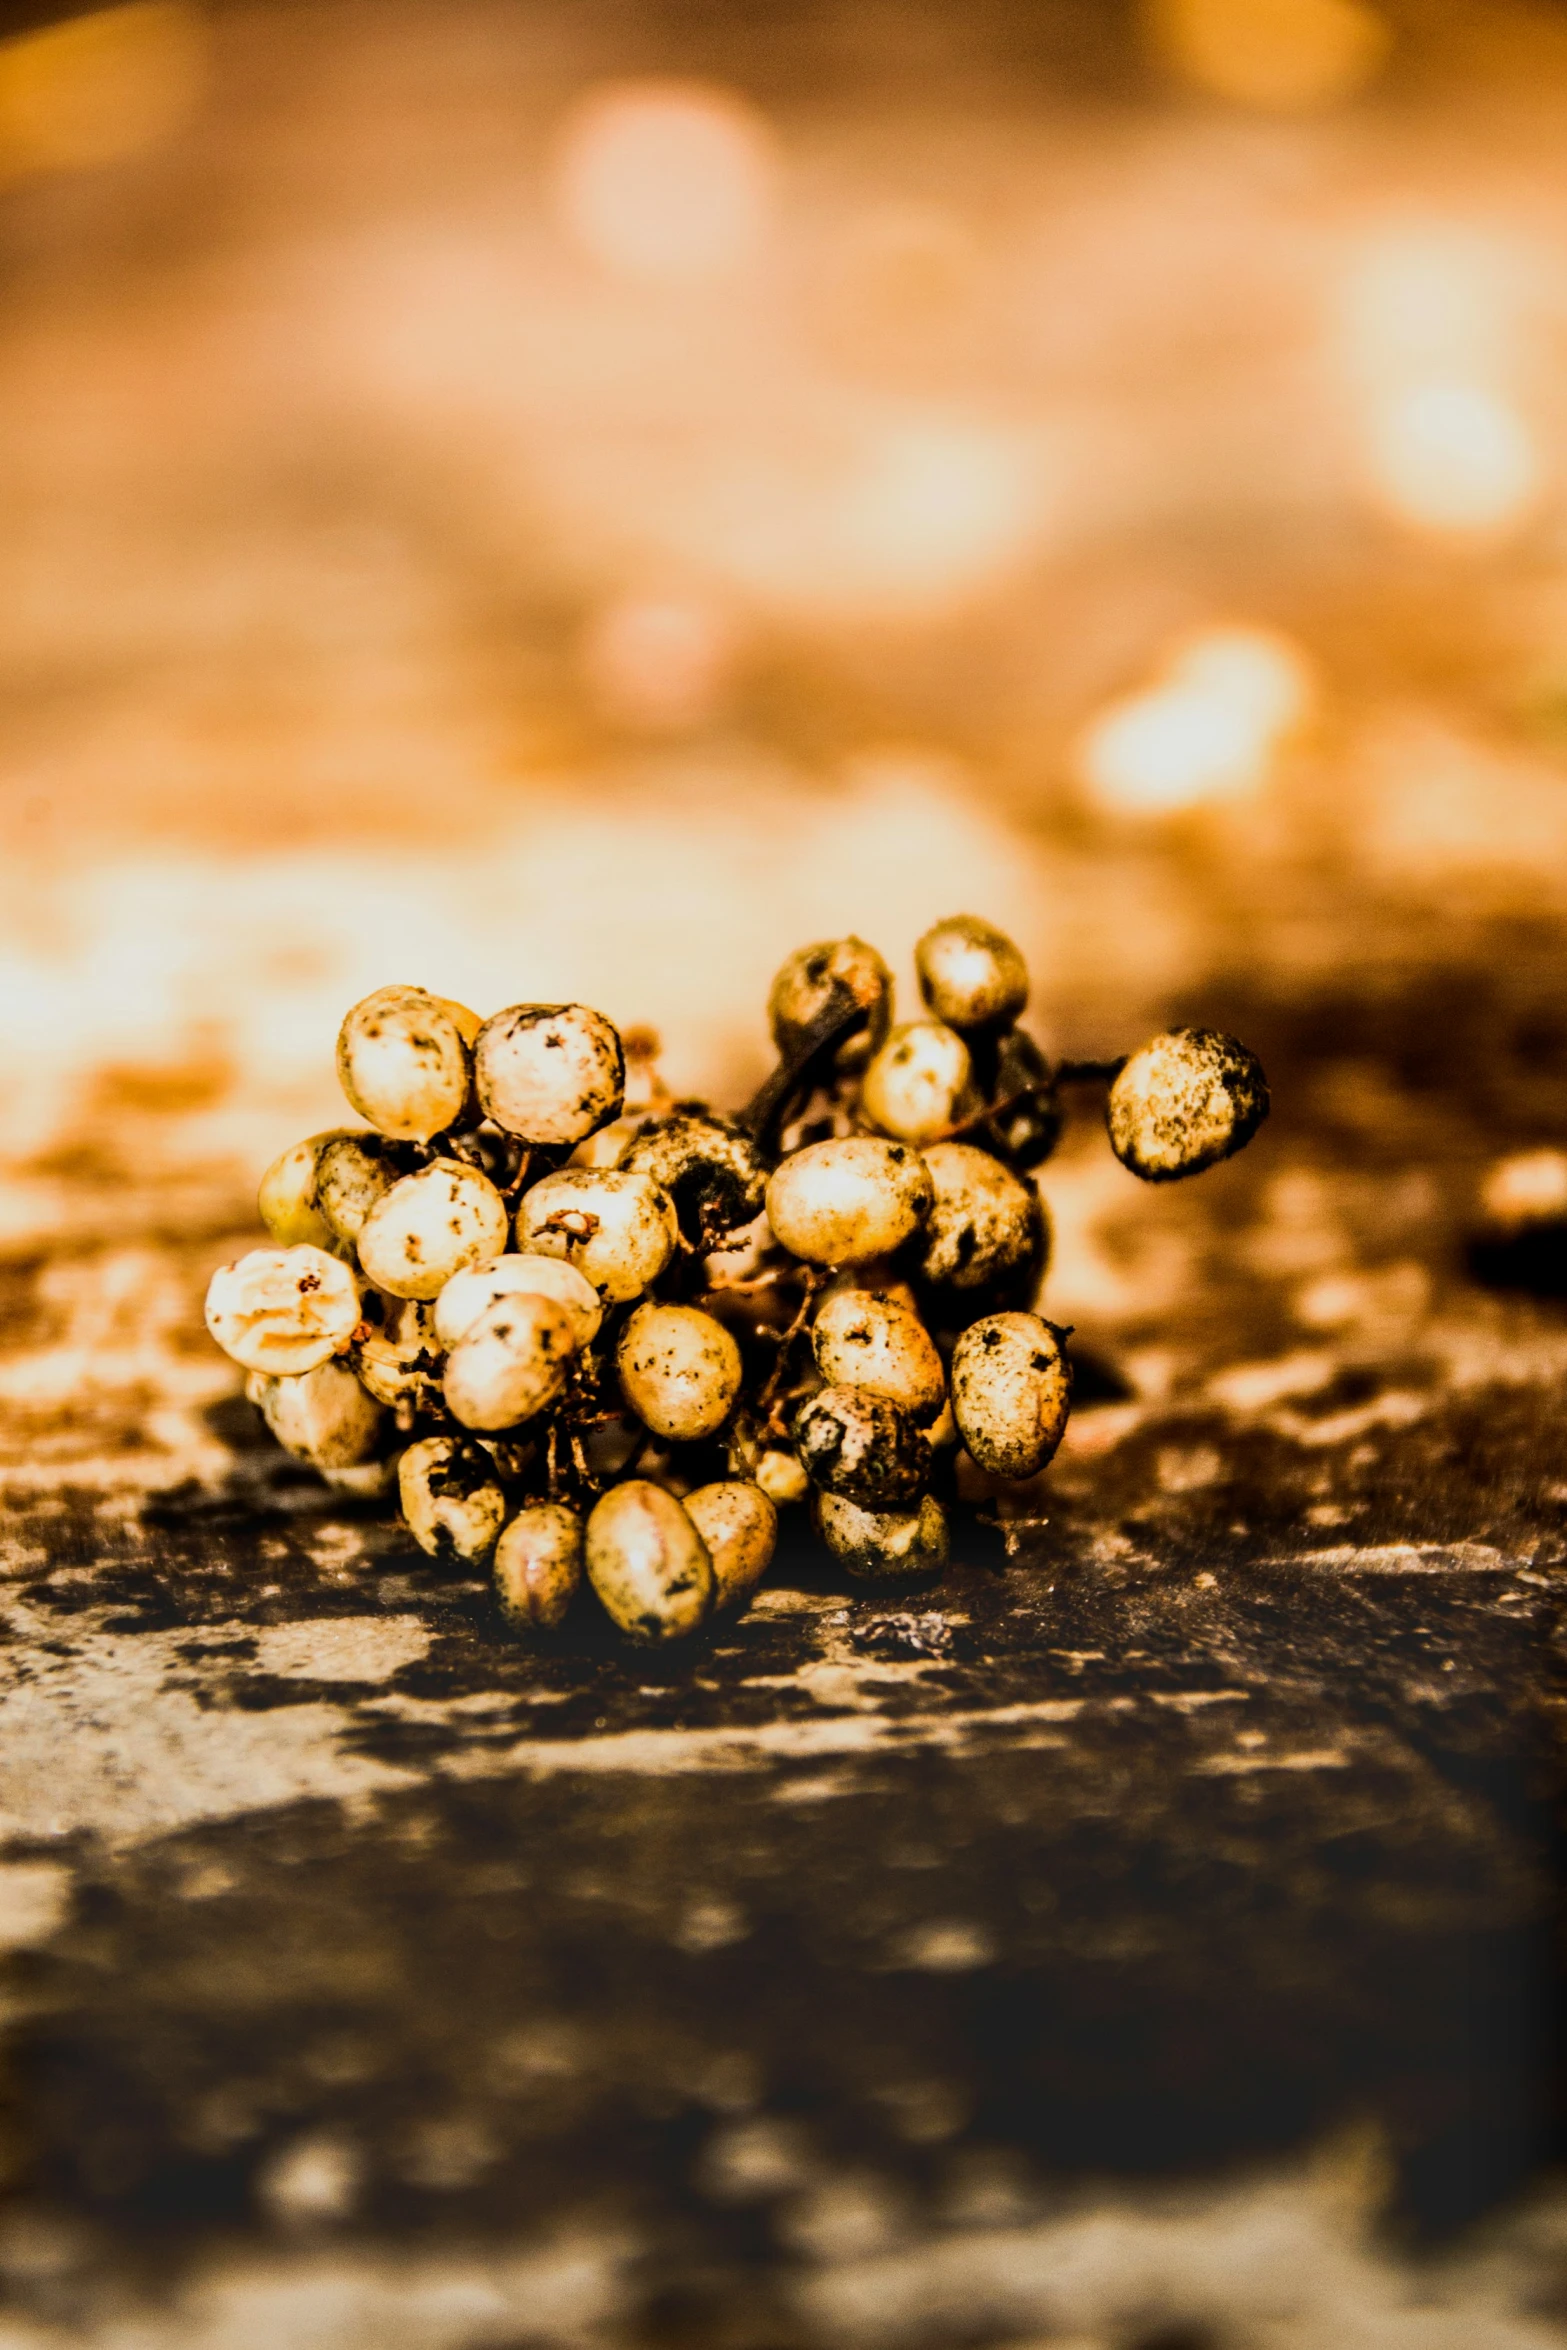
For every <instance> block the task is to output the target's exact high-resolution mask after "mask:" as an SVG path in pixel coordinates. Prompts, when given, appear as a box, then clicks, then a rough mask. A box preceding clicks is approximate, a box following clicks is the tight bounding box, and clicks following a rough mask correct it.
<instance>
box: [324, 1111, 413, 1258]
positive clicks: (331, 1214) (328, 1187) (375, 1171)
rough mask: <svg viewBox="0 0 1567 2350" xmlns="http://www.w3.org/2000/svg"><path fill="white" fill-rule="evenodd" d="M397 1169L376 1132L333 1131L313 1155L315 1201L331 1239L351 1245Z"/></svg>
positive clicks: (385, 1192) (387, 1189)
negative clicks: (318, 1152)
mask: <svg viewBox="0 0 1567 2350" xmlns="http://www.w3.org/2000/svg"><path fill="white" fill-rule="evenodd" d="M398 1174H399V1170H398V1168H397V1167H396V1166H394V1165H393V1163H392V1161H391V1160H390V1159H389V1157H388V1156H387V1152H386V1147H385V1143H384V1140H383V1138H382V1136H380V1135H379V1134H337V1135H334V1136H333V1137H332V1139H331V1140H330V1141H329V1142H325V1143H323V1144H322V1146H321V1151H320V1154H319V1156H318V1157H317V1159H316V1205H317V1206H318V1207H319V1208H320V1210H321V1213H322V1215H323V1216H324V1217H325V1219H326V1222H327V1225H328V1227H329V1229H330V1231H331V1233H332V1237H333V1239H334V1241H338V1242H341V1243H343V1244H344V1245H345V1246H346V1247H349V1248H352V1247H353V1246H354V1245H355V1243H356V1242H357V1241H358V1238H359V1235H360V1233H361V1231H362V1230H363V1229H364V1222H365V1218H366V1217H367V1216H368V1215H369V1213H370V1210H371V1209H372V1208H373V1207H374V1206H375V1204H376V1202H377V1201H378V1200H380V1199H384V1198H385V1196H386V1194H387V1193H388V1192H389V1191H390V1190H391V1188H392V1185H393V1184H394V1183H395V1182H396V1181H397V1179H398Z"/></svg>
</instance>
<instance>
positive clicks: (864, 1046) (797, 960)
mask: <svg viewBox="0 0 1567 2350" xmlns="http://www.w3.org/2000/svg"><path fill="white" fill-rule="evenodd" d="M839 1002H844V1003H853V1004H857V1005H858V1006H859V1007H860V1009H861V1011H862V1012H863V1014H864V1024H863V1026H861V1027H859V1028H856V1029H855V1030H854V1031H853V1032H852V1033H851V1034H850V1035H848V1036H846V1037H845V1038H844V1039H843V1040H842V1042H841V1043H840V1044H839V1045H838V1046H837V1047H836V1049H835V1052H834V1055H833V1058H834V1060H835V1062H836V1063H837V1065H838V1067H839V1068H840V1069H857V1068H860V1067H862V1066H863V1064H864V1063H865V1062H866V1061H867V1060H868V1059H869V1057H870V1055H871V1054H872V1053H873V1052H874V1051H875V1050H876V1048H877V1046H878V1045H879V1044H880V1043H881V1041H882V1038H883V1037H884V1036H885V1035H886V1033H887V1028H888V1024H889V1022H890V1021H891V1019H892V974H891V972H890V971H889V970H888V969H887V966H886V964H885V963H884V962H883V961H882V959H881V957H880V955H878V954H877V952H876V949H875V948H874V947H872V946H867V945H866V943H865V941H864V939H863V938H835V939H823V940H822V941H820V942H819V943H818V944H817V945H815V946H808V947H798V948H796V950H795V952H794V953H793V954H792V955H791V956H790V957H789V959H788V961H787V962H786V963H785V964H783V965H782V967H781V968H780V970H779V971H778V974H777V976H776V977H775V979H774V980H773V984H772V987H771V990H770V991H769V994H768V998H767V1017H768V1021H769V1023H770V1025H771V1027H772V1032H773V1042H774V1043H775V1044H776V1045H777V1047H778V1050H779V1052H780V1053H781V1054H782V1055H783V1056H784V1058H785V1059H790V1058H792V1057H793V1056H794V1055H795V1054H796V1053H798V1052H799V1051H800V1050H801V1048H802V1047H803V1046H804V1044H805V1043H806V1042H807V1040H808V1038H809V1036H810V1033H811V1031H812V1029H813V1028H815V1027H816V1025H817V1024H818V1022H819V1021H821V1020H822V1018H823V1017H824V1016H825V1015H826V1014H827V1013H828V1012H830V1011H831V1009H832V1008H833V1007H834V1005H836V1004H837V1003H839Z"/></svg>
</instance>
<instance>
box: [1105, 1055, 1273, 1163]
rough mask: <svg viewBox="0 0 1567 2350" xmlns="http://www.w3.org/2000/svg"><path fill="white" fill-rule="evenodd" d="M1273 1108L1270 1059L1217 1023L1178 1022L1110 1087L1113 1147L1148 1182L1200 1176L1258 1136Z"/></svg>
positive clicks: (1108, 1112)
mask: <svg viewBox="0 0 1567 2350" xmlns="http://www.w3.org/2000/svg"><path fill="white" fill-rule="evenodd" d="M1267 1114H1268V1081H1267V1079H1266V1078H1265V1077H1264V1076H1263V1073H1262V1063H1261V1062H1260V1061H1259V1060H1258V1058H1257V1056H1256V1054H1255V1053H1253V1052H1248V1051H1247V1049H1246V1047H1245V1045H1243V1044H1241V1043H1239V1042H1238V1041H1237V1040H1236V1038H1235V1037H1233V1036H1225V1035H1223V1034H1221V1032H1220V1031H1219V1030H1218V1029H1217V1028H1172V1029H1171V1030H1170V1032H1169V1034H1168V1035H1167V1036H1156V1037H1155V1038H1154V1039H1153V1041H1152V1043H1151V1044H1145V1045H1144V1046H1142V1048H1141V1049H1140V1051H1138V1052H1135V1053H1133V1055H1132V1057H1131V1059H1130V1060H1129V1061H1128V1062H1127V1063H1126V1065H1125V1067H1124V1068H1123V1069H1122V1071H1121V1073H1120V1075H1119V1076H1118V1077H1117V1078H1116V1080H1115V1083H1114V1084H1113V1085H1112V1086H1111V1088H1110V1099H1109V1102H1108V1105H1107V1107H1106V1113H1105V1115H1106V1122H1107V1124H1108V1126H1109V1129H1110V1147H1111V1149H1112V1150H1113V1151H1114V1152H1115V1155H1116V1157H1117V1158H1118V1159H1119V1160H1120V1162H1121V1164H1122V1166H1123V1167H1129V1168H1130V1169H1131V1171H1132V1173H1133V1174H1134V1175H1140V1176H1141V1177H1142V1179H1143V1181H1144V1182H1145V1183H1174V1182H1177V1181H1179V1180H1180V1178H1181V1177H1183V1176H1186V1175H1200V1174H1201V1173H1202V1171H1203V1169H1204V1168H1205V1167H1213V1166H1216V1165H1217V1164H1218V1162H1219V1161H1220V1160H1221V1159H1227V1158H1229V1157H1230V1156H1231V1155H1232V1154H1233V1153H1234V1152H1235V1151H1238V1150H1240V1149H1241V1148H1242V1146H1243V1145H1244V1144H1246V1143H1248V1142H1250V1140H1251V1138H1252V1136H1253V1135H1254V1134H1255V1133H1256V1131H1257V1129H1258V1127H1259V1126H1260V1125H1261V1124H1262V1121H1263V1119H1264V1118H1265V1117H1266V1116H1267Z"/></svg>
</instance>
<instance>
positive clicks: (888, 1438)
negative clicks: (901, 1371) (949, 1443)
mask: <svg viewBox="0 0 1567 2350" xmlns="http://www.w3.org/2000/svg"><path fill="white" fill-rule="evenodd" d="M790 1434H791V1435H792V1436H793V1438H794V1444H795V1450H796V1451H797V1452H798V1453H799V1456H800V1460H801V1462H802V1464H803V1466H804V1468H805V1472H806V1475H807V1476H808V1477H809V1478H810V1480H811V1482H812V1484H813V1485H819V1486H821V1487H822V1489H823V1490H824V1491H825V1492H827V1493H841V1494H844V1495H846V1496H847V1498H848V1499H849V1500H850V1501H857V1502H859V1503H860V1504H861V1505H862V1507H864V1508H865V1509H879V1510H888V1509H900V1508H903V1509H906V1508H908V1507H909V1505H910V1504H911V1503H912V1502H913V1501H915V1500H916V1499H917V1497H918V1496H919V1494H920V1493H921V1492H922V1491H923V1490H924V1488H925V1486H926V1485H927V1484H929V1482H930V1446H929V1445H928V1444H927V1443H926V1441H925V1439H924V1437H923V1436H922V1435H921V1434H920V1432H919V1430H918V1429H917V1428H916V1427H915V1425H914V1423H913V1421H912V1420H911V1419H910V1418H909V1417H908V1415H907V1413H906V1412H901V1411H899V1409H898V1407H897V1405H896V1404H895V1403H892V1402H890V1401H889V1399H888V1398H887V1397H886V1396H885V1395H878V1394H877V1393H876V1392H875V1390H874V1389H873V1388H869V1387H842V1386H839V1387H823V1388H820V1389H819V1390H818V1391H817V1393H816V1394H815V1395H813V1396H811V1397H810V1399H809V1400H808V1401H807V1402H806V1403H803V1404H802V1405H801V1406H800V1409H799V1410H798V1411H797V1412H796V1414H795V1416H794V1424H793V1426H792V1428H791V1429H790Z"/></svg>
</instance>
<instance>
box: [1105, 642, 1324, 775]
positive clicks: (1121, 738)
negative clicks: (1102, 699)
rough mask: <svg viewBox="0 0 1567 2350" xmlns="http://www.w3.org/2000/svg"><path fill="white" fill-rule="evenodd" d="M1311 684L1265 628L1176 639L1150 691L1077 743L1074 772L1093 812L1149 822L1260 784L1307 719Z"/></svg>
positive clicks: (1123, 704) (1295, 650)
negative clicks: (1144, 817)
mask: <svg viewBox="0 0 1567 2350" xmlns="http://www.w3.org/2000/svg"><path fill="white" fill-rule="evenodd" d="M1314 700H1315V681H1314V679H1313V676H1312V671H1311V666H1310V663H1309V662H1308V661H1307V659H1306V657H1305V655H1304V654H1303V653H1302V652H1301V650H1300V648H1299V647H1298V646H1297V645H1294V644H1292V643H1291V642H1290V640H1289V639H1288V638H1287V637H1284V636H1280V635H1278V634H1276V633H1275V632H1274V631H1272V630H1269V629H1260V628H1241V627H1231V628H1213V629H1204V630H1202V631H1201V632H1199V633H1198V634H1197V635H1194V636H1191V637H1187V638H1184V639H1183V640H1182V641H1181V642H1180V643H1179V644H1178V645H1177V646H1176V647H1175V648H1174V649H1173V650H1172V651H1171V652H1170V653H1169V655H1168V656H1167V657H1166V659H1165V661H1164V663H1163V664H1162V666H1161V668H1160V670H1159V673H1158V675H1157V676H1156V677H1155V679H1154V681H1153V683H1152V684H1151V685H1149V686H1147V687H1145V688H1143V689H1142V690H1141V691H1139V692H1136V693H1132V694H1127V695H1124V696H1122V697H1121V699H1119V700H1118V701H1115V702H1112V703H1111V704H1110V705H1109V707H1108V708H1107V709H1105V710H1102V711H1101V712H1100V713H1099V715H1098V716H1097V717H1096V718H1095V719H1093V720H1092V721H1091V723H1090V724H1089V725H1088V727H1087V728H1086V729H1085V730H1084V733H1083V734H1082V736H1081V737H1080V739H1079V741H1078V744H1077V750H1076V756H1075V761H1074V764H1075V767H1076V772H1077V774H1078V777H1079V779H1080V780H1081V781H1082V782H1083V783H1084V784H1085V785H1086V787H1087V788H1088V790H1089V791H1090V792H1091V793H1092V794H1093V796H1094V798H1095V799H1096V800H1098V801H1099V803H1100V805H1101V806H1103V807H1106V808H1109V809H1112V810H1114V811H1115V812H1116V813H1118V814H1131V815H1159V814H1168V813H1170V812H1172V811H1174V810H1176V809H1180V808H1189V807H1193V806H1196V805H1197V804H1198V803H1200V802H1202V801H1204V800H1212V799H1224V798H1229V797H1232V796H1234V795H1237V794H1239V793H1241V792H1245V791H1249V790H1252V789H1254V788H1255V787H1256V786H1257V785H1258V784H1259V783H1261V782H1263V781H1264V780H1265V778H1266V776H1267V773H1268V770H1269V768H1270V766H1271V764H1272V762H1273V759H1274V757H1275V755H1276V753H1277V752H1278V750H1279V748H1280V746H1281V745H1282V743H1283V742H1284V741H1285V740H1286V739H1287V738H1288V736H1289V735H1290V734H1292V733H1293V732H1294V731H1295V730H1296V729H1297V728H1298V727H1299V726H1300V725H1301V724H1302V723H1303V722H1304V721H1305V719H1306V718H1307V717H1308V716H1309V715H1310V712H1311V708H1312V705H1313V702H1314Z"/></svg>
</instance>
